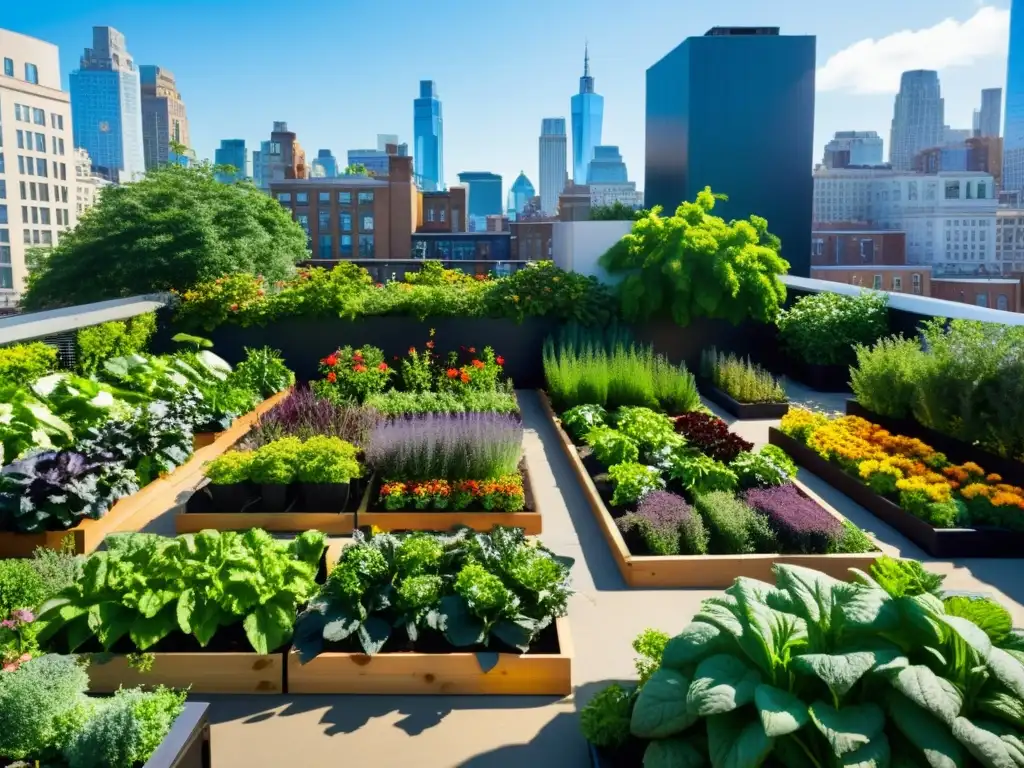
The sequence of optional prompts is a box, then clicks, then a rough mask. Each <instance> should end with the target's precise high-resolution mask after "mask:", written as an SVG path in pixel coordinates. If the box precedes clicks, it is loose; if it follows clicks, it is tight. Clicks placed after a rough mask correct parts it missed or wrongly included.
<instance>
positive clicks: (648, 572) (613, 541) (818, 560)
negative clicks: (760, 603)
mask: <svg viewBox="0 0 1024 768" xmlns="http://www.w3.org/2000/svg"><path fill="white" fill-rule="evenodd" d="M540 396H541V403H542V404H543V406H544V409H545V411H546V412H547V414H548V416H549V417H550V418H551V419H552V423H553V424H554V426H555V430H556V431H557V432H558V436H559V439H560V440H561V442H562V448H563V450H564V451H565V454H566V456H567V457H568V459H569V462H570V464H571V465H572V467H573V470H574V471H575V473H576V477H577V479H578V480H579V481H580V485H581V487H582V488H583V493H584V495H585V496H586V497H587V501H588V503H589V505H590V509H591V511H592V512H593V513H594V517H595V518H596V519H597V522H598V525H599V526H600V527H601V531H602V533H603V534H604V537H605V540H606V541H607V542H608V545H609V547H610V549H611V553H612V559H613V560H615V562H616V564H617V565H618V566H619V572H620V573H622V578H623V579H624V580H625V582H626V584H627V585H628V586H630V587H638V588H648V589H650V588H659V587H676V588H687V587H704V588H724V587H728V586H730V585H731V584H732V583H733V581H734V580H735V579H736V578H737V577H738V576H746V577H748V578H752V579H760V580H762V581H774V576H773V575H772V566H773V565H775V564H776V563H780V564H788V565H801V566H804V567H806V568H813V569H815V570H818V571H821V572H823V573H826V574H828V575H830V576H833V577H835V578H837V579H849V578H850V573H849V569H850V568H859V569H861V570H866V569H867V568H868V567H869V566H870V565H871V563H872V562H874V561H875V560H877V559H878V558H879V557H881V556H882V555H883V554H884V553H883V552H882V551H881V549H880V547H879V544H878V542H877V541H876V540H875V539H874V538H871V537H869V538H871V542H872V544H874V546H875V547H876V548H878V549H879V551H876V552H866V553H861V554H841V555H785V554H763V555H664V556H652V555H633V554H630V552H629V548H628V547H627V546H626V542H625V540H624V539H623V538H622V534H621V533H620V532H619V529H618V526H616V525H615V520H614V519H613V518H612V516H611V514H610V513H609V512H608V509H607V507H605V504H604V501H603V500H602V499H601V496H600V494H599V493H598V492H597V488H596V487H595V486H594V482H593V480H591V478H590V475H589V474H588V473H587V471H586V469H585V468H584V466H583V462H582V461H581V459H580V457H579V453H577V451H576V446H574V445H573V444H572V441H571V440H570V439H569V436H568V434H567V433H566V432H565V430H563V429H562V428H561V424H560V422H559V420H558V418H557V417H556V416H555V413H554V410H552V408H551V404H550V402H549V401H548V398H547V395H546V393H544V392H541V393H540ZM792 482H793V485H795V486H796V487H797V488H798V489H799V490H800V492H801V493H802V494H804V495H805V496H807V497H809V498H811V499H812V500H814V501H815V502H817V504H819V505H820V506H821V507H822V509H824V510H826V511H827V512H828V513H829V514H830V515H832V516H833V517H835V518H836V519H838V520H845V519H846V518H844V517H843V516H842V515H840V514H839V513H838V512H837V511H836V510H834V509H833V508H832V507H830V506H829V505H828V504H827V503H825V501H824V500H823V499H821V498H820V497H819V496H818V495H817V494H815V493H814V492H813V491H811V490H810V489H809V488H808V487H807V486H805V485H804V484H803V483H801V482H800V481H798V480H796V479H794V480H793V481H792Z"/></svg>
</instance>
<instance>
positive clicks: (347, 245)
mask: <svg viewBox="0 0 1024 768" xmlns="http://www.w3.org/2000/svg"><path fill="white" fill-rule="evenodd" d="M338 248H339V249H340V251H341V257H342V258H349V259H350V258H352V235H342V236H341V237H340V238H339V239H338Z"/></svg>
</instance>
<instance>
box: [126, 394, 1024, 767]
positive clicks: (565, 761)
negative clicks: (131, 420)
mask: <svg viewBox="0 0 1024 768" xmlns="http://www.w3.org/2000/svg"><path fill="white" fill-rule="evenodd" d="M787 388H788V390H789V393H790V397H791V399H792V400H793V401H794V402H796V403H802V404H805V405H807V406H808V407H813V408H815V409H816V410H834V411H841V410H842V408H843V400H844V396H841V395H827V394H821V393H816V392H811V391H809V390H806V389H804V388H802V387H799V386H797V385H794V384H790V385H789V386H788V387H787ZM519 398H520V404H521V406H522V411H523V423H524V425H525V427H526V434H525V437H524V447H525V451H526V454H527V456H528V459H529V462H530V474H531V479H532V481H533V483H534V492H535V493H536V494H537V498H538V501H539V504H540V506H541V509H542V514H543V515H544V533H543V535H542V536H541V539H542V540H543V541H544V543H545V544H546V545H547V546H549V547H550V548H551V549H552V550H554V551H555V552H557V553H559V554H563V555H568V556H571V557H575V558H576V565H575V568H574V571H573V580H574V584H575V588H576V590H577V592H576V595H575V596H574V597H573V598H572V602H571V604H570V609H569V622H570V626H571V632H572V640H573V644H574V646H575V658H574V659H573V685H574V689H575V691H574V694H573V695H572V696H570V697H568V698H566V699H562V700H558V699H556V698H553V697H507V696H502V697H496V696H419V697H416V696H407V697H397V696H287V695H285V696H198V695H197V696H195V697H194V698H195V699H196V700H198V701H208V702H210V703H211V704H212V706H211V720H212V723H213V727H212V731H213V765H214V768H262V767H263V766H267V767H268V768H269V767H271V766H274V767H278V766H302V767H303V768H335V767H336V766H353V767H355V766H372V767H373V768H392V767H394V768H398V767H399V766H403V767H405V766H409V765H416V766H418V767H419V768H451V767H452V766H467V767H471V768H484V767H486V768H513V767H515V768H521V767H522V766H530V767H531V768H576V766H580V767H583V766H587V765H589V764H590V763H589V757H588V753H587V747H586V744H585V743H584V740H583V738H582V736H581V735H580V733H579V726H578V721H577V716H576V712H577V710H578V708H579V707H580V706H581V705H582V704H584V703H586V701H587V700H588V699H589V698H590V697H591V696H592V695H593V694H594V693H595V692H596V691H598V690H600V689H601V688H602V687H603V686H605V685H606V684H607V683H608V682H611V681H614V680H628V679H632V678H634V677H635V674H634V671H633V661H632V660H633V651H632V648H631V646H630V644H631V642H632V640H633V638H634V637H635V636H636V635H638V634H639V633H640V632H641V631H643V630H644V629H646V628H648V627H654V628H657V629H662V630H664V631H666V632H669V633H675V632H678V631H679V630H681V629H682V628H683V626H685V625H686V623H687V622H688V621H689V620H690V618H691V617H692V616H693V614H694V613H695V612H696V609H697V607H698V606H699V604H700V601H701V600H702V599H703V598H705V597H707V596H709V595H712V594H715V593H716V592H718V590H697V589H667V590H627V589H626V588H625V586H624V584H623V582H622V579H621V577H620V576H619V572H618V570H617V569H616V567H615V564H614V562H613V561H612V559H611V555H610V554H609V552H608V547H607V545H606V544H605V542H604V539H603V538H602V536H601V533H600V531H599V530H598V527H597V523H596V522H595V521H594V519H593V517H592V515H591V512H590V509H589V507H588V506H587V503H586V501H585V499H584V497H583V494H582V491H581V489H580V488H579V487H578V484H577V481H576V479H575V477H574V475H573V473H572V470H571V469H570V466H569V463H568V461H567V460H566V458H565V456H564V454H563V453H562V450H561V447H560V445H559V442H558V437H557V435H556V434H555V432H554V428H553V427H552V425H551V424H550V423H549V422H548V421H547V419H546V418H545V416H544V412H543V411H542V409H541V406H540V402H539V400H538V398H537V395H536V393H534V392H532V391H521V392H520V393H519ZM719 413H720V415H721V416H722V417H723V418H725V419H726V420H727V421H730V422H731V423H732V425H733V429H734V430H735V431H736V432H738V433H739V434H741V435H742V436H743V437H745V438H746V439H748V440H751V441H753V442H755V443H757V444H763V443H765V442H767V439H768V427H769V426H772V425H776V424H777V423H778V422H777V421H739V422H737V421H735V419H733V418H732V417H730V416H728V415H727V414H725V413H722V412H720V411H719ZM800 479H801V480H802V481H803V482H805V483H806V484H807V485H808V486H809V487H810V488H811V489H812V490H814V492H815V493H817V494H818V495H819V496H820V497H821V498H822V499H824V500H825V501H826V502H827V503H829V504H831V505H832V506H833V507H834V508H835V509H837V510H838V511H839V512H840V513H841V514H843V515H845V516H846V517H847V518H849V519H850V520H851V521H852V522H854V523H855V524H857V525H859V526H860V527H862V528H864V529H866V530H868V531H869V532H871V533H872V534H873V535H874V536H875V537H876V539H878V540H879V541H880V542H881V543H882V545H883V549H884V550H886V551H887V552H888V553H889V554H900V555H902V556H904V557H912V558H916V559H920V560H924V561H926V562H928V564H929V568H931V569H933V570H936V571H939V572H942V573H945V574H947V579H946V587H947V588H948V589H953V590H970V591H978V592H987V593H989V594H990V595H991V596H992V597H995V598H996V599H998V600H1000V601H1001V602H1002V603H1003V605H1005V606H1006V607H1007V609H1008V610H1010V612H1011V613H1012V614H1013V617H1014V623H1015V625H1016V626H1024V578H1022V576H1024V553H1021V555H1022V557H1021V559H1002V560H983V559H966V560H955V561H935V560H933V559H932V558H929V557H928V556H927V555H925V553H924V552H922V551H921V550H919V549H918V548H917V547H916V546H914V545H913V544H911V543H910V542H909V541H907V540H906V539H905V538H904V537H903V536H901V535H900V534H898V533H896V532H895V531H894V530H892V529H891V528H889V527H888V526H887V525H885V524H884V523H882V522H881V521H880V520H878V519H877V518H876V517H874V516H873V515H872V514H870V513H869V512H867V511H866V510H864V509H863V508H862V507H860V506H858V505H857V504H854V503H853V502H852V501H850V500H849V499H848V498H846V497H845V496H844V495H843V494H841V493H839V492H838V491H835V490H833V489H832V488H831V487H830V486H828V485H827V484H825V483H824V482H822V481H820V480H819V479H818V478H816V477H815V476H814V475H811V474H809V473H807V472H805V471H801V473H800ZM171 512H172V511H171V510H168V511H167V513H166V514H164V515H162V516H161V517H159V518H157V519H156V520H154V521H153V523H152V524H151V525H149V526H147V528H146V530H151V531H154V532H159V533H165V534H168V535H172V534H173V533H174V530H173V519H172V514H171Z"/></svg>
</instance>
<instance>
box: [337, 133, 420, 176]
mask: <svg viewBox="0 0 1024 768" xmlns="http://www.w3.org/2000/svg"><path fill="white" fill-rule="evenodd" d="M381 139H387V140H388V141H387V142H386V143H385V144H384V145H383V146H380V144H379V142H380V140H381ZM391 139H394V141H391ZM377 141H378V147H379V148H378V149H350V150H349V151H348V164H349V165H361V166H363V167H364V168H366V170H367V171H368V172H369V173H370V175H371V176H387V175H388V157H389V156H390V155H395V156H396V157H408V156H409V145H408V144H399V143H398V136H396V135H394V134H388V133H379V134H377Z"/></svg>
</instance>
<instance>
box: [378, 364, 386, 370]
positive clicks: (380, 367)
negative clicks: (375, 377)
mask: <svg viewBox="0 0 1024 768" xmlns="http://www.w3.org/2000/svg"><path fill="white" fill-rule="evenodd" d="M387 369H388V364H387V363H381V364H380V365H378V366H377V370H378V371H386V370H387Z"/></svg>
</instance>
